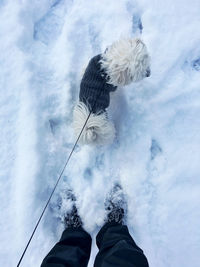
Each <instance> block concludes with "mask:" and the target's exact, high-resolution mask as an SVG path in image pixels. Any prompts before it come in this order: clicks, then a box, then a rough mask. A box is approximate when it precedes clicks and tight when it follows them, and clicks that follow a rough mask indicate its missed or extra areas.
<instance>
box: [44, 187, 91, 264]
mask: <svg viewBox="0 0 200 267" xmlns="http://www.w3.org/2000/svg"><path fill="white" fill-rule="evenodd" d="M67 199H68V200H69V201H72V209H71V210H70V212H68V213H67V214H66V215H65V228H66V229H65V230H64V232H63V234H62V236H61V239H60V241H59V242H58V243H57V244H56V245H55V246H54V247H53V248H52V250H51V251H50V252H49V253H48V254H47V256H46V257H45V258H44V260H43V262H42V264H41V267H78V266H80V267H86V266H87V264H88V261H89V258H90V251H91V243H92V239H91V236H90V235H89V234H88V233H87V232H86V231H85V230H84V229H83V228H82V221H81V218H80V217H79V215H78V211H77V208H76V205H75V200H76V199H75V197H74V195H73V193H72V191H71V190H68V192H67Z"/></svg>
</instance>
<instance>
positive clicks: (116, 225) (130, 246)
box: [94, 184, 149, 267]
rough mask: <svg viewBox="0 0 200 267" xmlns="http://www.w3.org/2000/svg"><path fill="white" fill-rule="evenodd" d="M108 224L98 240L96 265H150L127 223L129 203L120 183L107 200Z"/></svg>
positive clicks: (117, 266) (101, 231)
mask: <svg viewBox="0 0 200 267" xmlns="http://www.w3.org/2000/svg"><path fill="white" fill-rule="evenodd" d="M105 206H106V210H107V211H108V214H107V220H106V224H105V225H104V226H103V227H102V229H101V230H100V231H99V233H98V235H97V238H96V242H97V246H98V248H99V252H98V254H97V256H96V259H95V263H94V266H95V267H111V266H113V267H114V266H115V267H125V266H126V267H148V266H149V265H148V261H147V259H146V257H145V255H144V254H143V251H142V250H141V249H140V248H139V247H138V246H137V245H136V243H135V242H134V240H133V238H132V237H131V235H130V234H129V231H128V228H127V226H126V225H123V224H124V223H125V220H126V210H127V203H126V200H125V196H124V194H123V191H122V188H121V186H120V185H118V184H117V185H115V186H114V187H113V189H112V191H111V193H110V195H109V197H108V199H107V200H106V203H105Z"/></svg>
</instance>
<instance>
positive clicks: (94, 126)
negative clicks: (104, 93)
mask: <svg viewBox="0 0 200 267" xmlns="http://www.w3.org/2000/svg"><path fill="white" fill-rule="evenodd" d="M89 113H90V112H89V109H88V107H87V106H86V105H85V104H84V103H83V102H79V103H78V104H77V105H76V106H75V108H74V114H73V115H74V120H73V128H74V132H75V135H76V136H78V135H79V134H80V131H81V129H82V128H83V126H84V124H85V122H86V120H87V118H88V116H89ZM114 137H115V127H114V125H113V123H112V122H111V121H109V120H108V119H107V114H106V113H105V112H104V113H101V114H94V113H91V115H90V117H89V119H88V121H87V125H86V126H85V128H84V129H83V132H82V134H81V138H80V143H81V144H94V145H95V144H97V145H106V144H109V143H112V141H113V139H114Z"/></svg>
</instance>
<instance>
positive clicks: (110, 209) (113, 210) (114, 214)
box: [105, 183, 127, 224]
mask: <svg viewBox="0 0 200 267" xmlns="http://www.w3.org/2000/svg"><path fill="white" fill-rule="evenodd" d="M105 209H106V213H107V218H106V220H105V222H106V223H119V224H125V223H126V219H127V202H126V199H125V195H124V193H123V190H122V187H121V185H120V184H118V183H116V184H115V185H114V186H113V188H112V189H111V191H110V192H109V194H108V196H107V198H106V201H105Z"/></svg>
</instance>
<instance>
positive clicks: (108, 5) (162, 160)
mask: <svg viewBox="0 0 200 267" xmlns="http://www.w3.org/2000/svg"><path fill="white" fill-rule="evenodd" d="M199 10H200V1H199V0H192V1H187V0H176V1H174V0H165V1H164V0H161V1H156V0H152V1H147V0H138V1H136V0H135V1H130V0H118V1H115V0H109V1H108V0H102V1H97V0H74V1H72V0H51V1H47V0H43V1H39V0H33V1H31V2H30V1H28V0H21V1H11V0H7V1H5V0H1V1H0V20H1V24H0V40H1V42H0V51H1V53H0V68H1V71H0V90H1V98H0V129H1V138H0V149H1V157H0V175H1V178H0V210H1V216H0V229H1V235H0V244H1V248H0V265H1V266H5V267H6V266H16V265H17V262H18V260H19V258H20V256H21V254H22V252H23V249H24V248H25V245H26V242H27V241H28V239H29V237H30V235H31V232H32V230H33V228H34V226H35V224H36V222H37V219H38V218H39V216H40V214H41V212H42V209H43V207H44V205H45V203H46V201H47V199H48V196H49V194H50V192H51V189H52V188H53V186H54V184H55V182H56V179H57V178H58V176H59V174H60V172H61V170H62V168H63V166H64V164H65V161H66V159H67V156H68V155H69V153H70V151H71V149H72V147H73V143H74V138H73V132H72V127H71V120H72V116H71V114H72V109H73V106H74V103H75V102H76V100H77V97H78V91H79V83H80V77H81V72H82V69H83V68H84V66H85V65H86V64H87V62H88V60H89V59H90V57H91V56H94V55H96V54H98V53H100V52H101V51H104V50H105V48H106V46H108V45H109V44H111V43H112V42H113V41H114V40H116V39H118V38H120V37H123V36H132V37H134V36H141V37H142V39H143V40H144V42H145V43H146V45H147V47H148V50H149V53H150V55H151V72H152V74H151V77H150V78H147V79H145V80H143V81H142V82H140V83H137V84H131V85H130V86H128V87H126V88H123V89H121V90H119V91H117V92H116V94H113V96H112V103H111V106H110V109H109V112H110V115H111V116H112V117H113V120H114V122H115V125H116V129H117V138H116V141H115V143H114V144H113V145H111V146H109V147H101V148H92V147H87V146H85V147H77V148H76V150H75V153H74V154H73V156H72V158H71V161H70V162H69V165H68V166H67V169H66V170H65V173H64V176H63V178H62V180H61V182H60V184H59V188H57V190H56V193H55V195H54V197H53V199H52V201H51V203H50V206H49V208H48V210H47V212H46V213H45V216H44V218H43V219H42V221H41V224H40V225H39V227H38V229H37V231H36V233H35V236H34V238H33V240H32V242H31V244H30V246H29V248H28V250H27V253H26V255H25V257H24V259H23V261H22V264H21V266H30V267H31V266H34V267H35V266H40V263H41V261H42V259H43V258H44V256H45V255H46V254H47V252H48V251H49V250H50V248H51V247H52V246H53V245H54V244H55V242H56V241H57V240H58V239H59V237H60V235H61V232H62V224H61V223H60V222H59V219H58V216H59V210H58V204H57V203H58V199H59V197H62V196H63V195H64V193H63V192H64V190H65V188H66V186H67V185H68V184H69V185H70V186H71V187H72V188H73V190H74V192H75V194H76V196H77V199H78V208H79V211H80V215H81V216H82V218H83V221H84V225H85V228H86V230H87V231H88V232H89V233H90V234H91V235H92V236H93V252H92V256H91V261H90V263H89V266H93V261H94V257H95V254H96V253H97V248H96V246H95V235H96V234H97V232H98V230H99V229H100V227H101V225H102V224H103V219H104V199H105V196H106V194H107V192H108V191H109V189H110V188H111V186H112V184H113V183H114V181H116V180H119V181H120V182H121V184H122V186H123V188H124V191H125V193H126V194H127V197H128V205H129V209H128V226H129V229H130V232H131V234H132V236H133V237H134V239H135V241H136V242H137V244H138V245H139V246H141V248H142V249H143V250H144V252H145V255H146V256H147V258H148V261H149V264H150V266H159V267H166V266H167V267H170V266H173V267H179V266H182V267H187V266H193V267H198V266H199V264H200V256H199V247H200V228H199V222H200V221H199V218H200V209H199V206H200V182H199V175H200V165H199V162H200V152H199V151H200V134H199V132H200V72H199V71H200V48H199V43H200V32H199V28H200V13H199Z"/></svg>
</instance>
